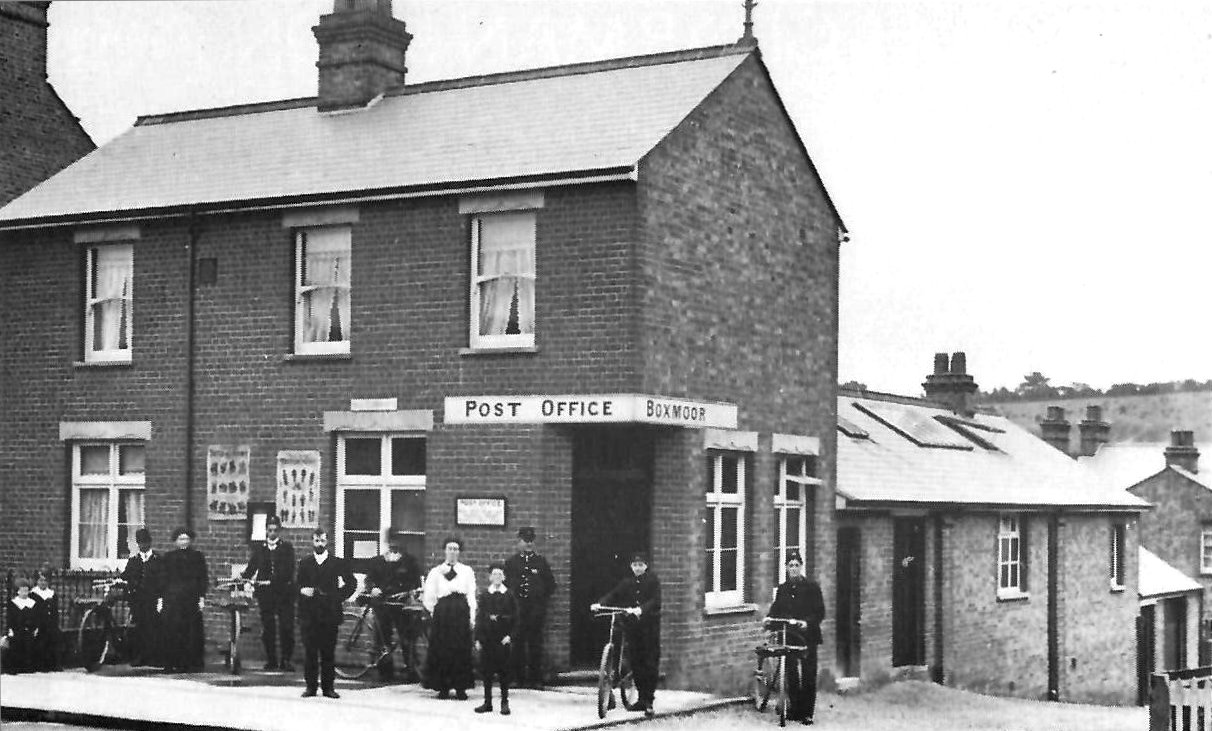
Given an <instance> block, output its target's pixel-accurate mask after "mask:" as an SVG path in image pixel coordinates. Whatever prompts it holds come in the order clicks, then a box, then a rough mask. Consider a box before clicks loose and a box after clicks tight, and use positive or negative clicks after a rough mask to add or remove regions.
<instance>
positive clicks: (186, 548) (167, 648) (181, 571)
mask: <svg viewBox="0 0 1212 731" xmlns="http://www.w3.org/2000/svg"><path fill="white" fill-rule="evenodd" d="M193 538H194V532H193V531H192V530H189V529H187V528H178V529H176V530H175V531H173V541H174V542H175V543H176V544H177V550H175V551H169V552H168V553H166V554H165V555H164V573H165V587H164V612H163V614H162V616H163V617H164V619H163V622H164V640H165V642H164V654H165V666H166V668H167V669H168V670H170V671H174V672H198V671H201V670H202V666H203V645H204V643H203V628H202V606H203V602H204V601H205V599H204V597H205V596H206V588H207V585H208V578H207V571H206V557H205V556H203V555H202V554H201V553H200V552H199V551H198V550H197V549H195V548H192V547H191V544H192V543H193Z"/></svg>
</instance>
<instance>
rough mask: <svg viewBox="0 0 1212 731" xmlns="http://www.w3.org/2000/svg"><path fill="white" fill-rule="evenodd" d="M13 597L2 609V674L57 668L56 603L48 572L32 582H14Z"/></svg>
mask: <svg viewBox="0 0 1212 731" xmlns="http://www.w3.org/2000/svg"><path fill="white" fill-rule="evenodd" d="M13 583H14V585H13V589H14V591H15V594H14V596H13V598H12V599H10V600H9V601H8V606H6V607H5V628H6V629H5V633H4V638H3V642H0V645H2V646H3V648H4V672H6V673H32V672H41V671H46V670H58V669H59V653H60V642H59V602H58V600H57V599H56V598H55V590H54V589H52V588H50V570H49V569H40V570H39V571H38V572H37V573H36V574H35V575H34V580H33V581H32V582H31V581H30V580H29V579H28V578H26V577H24V576H23V577H20V578H18V579H17V580H16V581H15V582H13Z"/></svg>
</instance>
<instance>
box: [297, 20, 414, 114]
mask: <svg viewBox="0 0 1212 731" xmlns="http://www.w3.org/2000/svg"><path fill="white" fill-rule="evenodd" d="M312 32H313V33H314V34H315V36H316V43H317V44H318V45H319V47H320V57H319V61H317V62H316V67H317V68H318V69H319V71H320V74H319V77H320V83H319V93H318V104H317V106H318V107H319V109H320V110H321V111H327V110H331V109H341V108H346V107H361V106H365V105H366V104H367V103H369V102H370V101H371V100H372V99H374V98H375V97H377V96H379V95H380V94H382V93H383V92H385V91H387V90H389V89H392V88H394V87H396V86H399V85H401V84H403V83H404V74H405V72H406V71H407V69H406V68H405V66H404V55H405V53H406V52H407V51H408V44H409V42H410V41H411V40H412V35H411V34H410V33H409V32H408V31H407V30H406V29H405V25H404V22H403V21H401V20H397V19H396V18H394V17H393V16H392V14H391V0H334V2H333V11H332V12H331V13H329V14H328V15H322V16H320V22H319V24H317V25H316V26H315V27H313V28H312Z"/></svg>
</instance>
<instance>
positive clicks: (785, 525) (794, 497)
mask: <svg viewBox="0 0 1212 731" xmlns="http://www.w3.org/2000/svg"><path fill="white" fill-rule="evenodd" d="M819 484H821V481H820V480H819V479H817V476H816V458H815V457H799V456H797V457H783V458H782V459H780V460H779V477H778V483H777V484H776V485H775V490H774V522H775V526H776V529H777V531H778V535H777V536H776V538H777V544H776V546H775V550H774V561H775V564H776V566H775V571H774V575H775V576H776V577H778V583H780V584H781V583H783V582H784V581H786V580H787V556H788V555H790V554H791V552H792V551H798V552H799V554H800V556H801V557H803V559H804V562H805V564H804V565H805V569H807V566H808V554H809V552H810V550H811V548H812V547H811V546H810V545H808V516H809V514H810V512H811V510H812V498H813V492H812V488H813V487H815V486H816V485H819Z"/></svg>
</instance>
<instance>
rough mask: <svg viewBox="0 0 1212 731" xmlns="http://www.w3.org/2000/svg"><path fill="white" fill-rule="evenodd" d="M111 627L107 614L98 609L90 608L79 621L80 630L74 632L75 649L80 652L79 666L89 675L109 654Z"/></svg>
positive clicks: (111, 622) (111, 623)
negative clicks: (81, 665)
mask: <svg viewBox="0 0 1212 731" xmlns="http://www.w3.org/2000/svg"><path fill="white" fill-rule="evenodd" d="M112 626H113V620H112V619H111V618H110V616H109V612H108V611H107V610H105V609H102V608H100V607H92V608H91V609H89V610H88V611H87V612H85V613H84V617H83V619H81V620H80V629H79V630H77V631H76V647H77V649H78V650H79V652H80V662H81V664H83V665H84V669H85V670H87V671H88V672H90V673H94V672H96V671H97V669H98V668H100V667H101V666H102V665H103V664H104V663H105V658H106V657H107V656H108V655H109V653H110V644H111V642H112V640H111V639H110V628H111V627H112Z"/></svg>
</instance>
